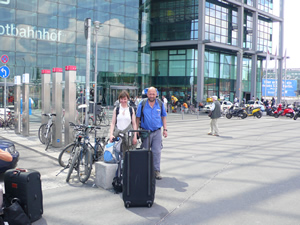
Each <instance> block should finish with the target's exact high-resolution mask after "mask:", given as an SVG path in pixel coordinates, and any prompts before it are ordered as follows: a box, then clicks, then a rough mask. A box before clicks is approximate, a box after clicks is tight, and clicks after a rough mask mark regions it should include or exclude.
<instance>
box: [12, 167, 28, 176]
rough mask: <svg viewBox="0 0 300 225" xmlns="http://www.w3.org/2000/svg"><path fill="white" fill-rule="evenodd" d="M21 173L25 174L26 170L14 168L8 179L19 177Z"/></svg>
mask: <svg viewBox="0 0 300 225" xmlns="http://www.w3.org/2000/svg"><path fill="white" fill-rule="evenodd" d="M21 172H27V170H26V169H20V168H16V169H15V170H14V171H13V172H12V173H11V175H10V177H12V176H17V175H19V174H20V173H21Z"/></svg>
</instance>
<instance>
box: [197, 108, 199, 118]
mask: <svg viewBox="0 0 300 225" xmlns="http://www.w3.org/2000/svg"><path fill="white" fill-rule="evenodd" d="M197 119H199V108H198V109H197Z"/></svg>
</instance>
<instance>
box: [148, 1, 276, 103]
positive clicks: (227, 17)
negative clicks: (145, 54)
mask: <svg viewBox="0 0 300 225" xmlns="http://www.w3.org/2000/svg"><path fill="white" fill-rule="evenodd" d="M244 3H246V4H247V5H250V6H253V4H254V3H253V0H244ZM151 4H152V10H151V42H152V43H155V42H160V46H159V48H157V49H156V48H153V49H152V51H151V54H152V56H151V79H152V84H153V85H154V86H157V87H161V88H162V91H163V93H165V95H167V96H168V97H170V96H171V95H173V93H177V96H179V98H180V99H181V100H182V101H185V99H184V96H186V95H188V94H193V95H196V89H197V87H196V86H197V85H196V84H197V60H198V59H197V57H198V56H197V54H198V53H197V44H194V46H193V44H188V42H185V43H187V44H186V46H185V45H183V46H178V45H176V46H172V44H171V43H172V41H179V40H182V41H183V40H184V41H192V40H198V26H199V24H198V1H197V0H152V3H151ZM272 7H273V1H272V0H259V2H258V9H259V10H262V11H264V12H268V13H272ZM204 13H205V21H201V22H203V25H204V32H205V33H204V39H205V40H208V41H209V42H210V43H211V42H213V43H220V44H224V45H226V46H232V47H238V22H239V19H240V18H238V8H237V6H234V5H232V4H229V3H228V2H227V1H222V0H218V1H216V0H207V1H205V10H204ZM199 23H200V21H199ZM241 23H242V26H243V39H242V43H243V48H244V49H245V50H247V49H248V50H251V49H253V41H254V40H253V36H252V35H253V29H254V24H253V13H252V12H250V11H248V10H245V11H244V17H243V18H241ZM257 30H258V31H257V46H256V49H257V51H263V52H267V51H268V50H269V51H270V52H271V51H272V34H273V22H272V20H271V19H269V18H267V17H265V16H262V15H260V14H259V16H258V25H257ZM166 41H168V45H166V46H165V47H163V44H162V43H163V42H166ZM192 52H193V54H191V53H192ZM191 56H193V57H191ZM204 57H205V58H204V97H205V98H206V97H209V96H212V95H217V96H220V97H222V98H223V97H224V98H227V99H230V100H233V99H234V97H235V93H236V85H237V84H236V80H237V55H236V53H234V52H233V51H231V50H229V49H228V48H222V47H219V46H218V47H211V46H209V45H208V46H206V47H205V56H204ZM262 60H263V58H258V61H257V75H256V80H257V82H256V86H257V87H261V74H260V73H261V66H262ZM241 66H242V75H241V80H242V81H241V86H242V90H243V91H242V95H247V96H248V97H249V96H250V92H251V78H252V77H251V76H252V58H251V55H247V54H245V55H244V57H243V60H242V65H241ZM190 82H191V83H192V85H191V84H190ZM256 93H257V96H260V95H261V90H260V89H257V91H256ZM194 99H196V96H194Z"/></svg>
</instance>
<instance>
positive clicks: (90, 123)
mask: <svg viewBox="0 0 300 225" xmlns="http://www.w3.org/2000/svg"><path fill="white" fill-rule="evenodd" d="M83 124H85V118H84V120H83ZM93 124H94V120H93V118H92V117H90V116H89V120H88V125H90V126H92V125H93Z"/></svg>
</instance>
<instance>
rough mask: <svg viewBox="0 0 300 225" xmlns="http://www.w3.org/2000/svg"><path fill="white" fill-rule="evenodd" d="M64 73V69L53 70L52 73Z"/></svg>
mask: <svg viewBox="0 0 300 225" xmlns="http://www.w3.org/2000/svg"><path fill="white" fill-rule="evenodd" d="M62 71H63V69H62V68H53V69H52V72H53V73H57V72H62Z"/></svg>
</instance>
